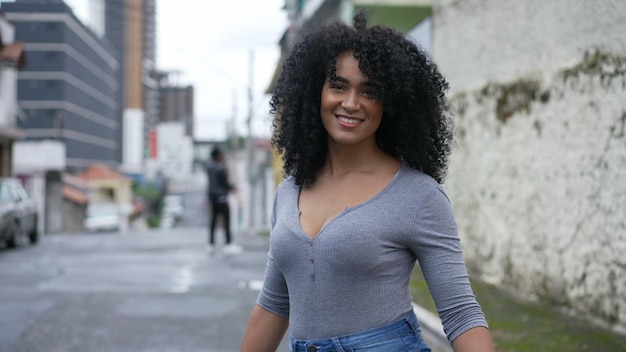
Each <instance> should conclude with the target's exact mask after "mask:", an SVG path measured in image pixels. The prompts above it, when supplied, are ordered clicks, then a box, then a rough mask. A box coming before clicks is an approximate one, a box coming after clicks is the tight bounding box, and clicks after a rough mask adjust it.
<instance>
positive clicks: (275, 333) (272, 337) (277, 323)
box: [239, 305, 289, 352]
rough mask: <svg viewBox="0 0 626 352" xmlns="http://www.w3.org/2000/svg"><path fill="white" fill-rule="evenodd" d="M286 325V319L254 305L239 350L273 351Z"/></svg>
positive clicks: (246, 351) (249, 351) (283, 333)
mask: <svg viewBox="0 0 626 352" xmlns="http://www.w3.org/2000/svg"><path fill="white" fill-rule="evenodd" d="M288 326H289V320H288V319H286V318H283V317H281V316H278V315H276V314H274V313H271V312H269V311H267V310H265V309H263V308H261V306H259V305H256V306H254V309H252V313H251V314H250V320H249V321H248V328H247V329H246V333H245V334H244V335H243V341H242V342H241V349H240V350H239V351H240V352H275V351H276V349H277V348H278V345H279V344H280V341H281V340H282V338H283V336H284V335H285V331H287V327H288Z"/></svg>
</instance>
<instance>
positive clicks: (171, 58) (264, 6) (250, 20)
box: [65, 0, 287, 140]
mask: <svg viewBox="0 0 626 352" xmlns="http://www.w3.org/2000/svg"><path fill="white" fill-rule="evenodd" d="M89 1H92V0H65V2H66V3H67V4H68V5H69V6H70V7H72V9H73V11H74V13H75V14H76V15H77V17H79V18H85V17H87V16H88V14H89V6H88V4H89ZM284 1H285V0H239V1H219V3H217V2H214V1H198V0H157V19H156V21H157V58H156V67H157V69H159V70H163V71H172V72H176V73H175V74H173V75H172V76H171V77H172V78H173V79H175V81H176V82H177V83H178V84H180V85H183V86H186V85H193V86H194V92H195V96H194V99H195V104H194V109H195V123H196V125H195V129H196V131H195V136H194V137H195V138H196V139H198V140H220V139H225V138H226V136H227V131H228V129H227V123H228V122H229V121H235V122H234V126H235V128H236V131H237V133H238V134H240V135H245V136H247V135H248V128H247V124H246V120H247V118H248V115H249V106H250V104H249V101H248V86H251V87H253V89H252V96H253V103H252V106H253V111H254V113H253V118H252V122H253V123H252V134H253V135H255V136H267V137H268V136H269V135H270V119H269V115H268V111H269V106H268V97H267V96H266V95H265V93H264V92H265V90H266V88H267V87H268V85H269V83H270V80H271V78H272V75H273V74H274V70H275V68H276V65H277V63H278V60H279V57H280V47H279V44H278V42H279V40H280V38H281V36H282V34H283V32H284V31H285V29H286V28H287V13H286V12H285V10H283V9H282V7H283V5H284Z"/></svg>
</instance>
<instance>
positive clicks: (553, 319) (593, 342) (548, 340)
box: [411, 266, 626, 352]
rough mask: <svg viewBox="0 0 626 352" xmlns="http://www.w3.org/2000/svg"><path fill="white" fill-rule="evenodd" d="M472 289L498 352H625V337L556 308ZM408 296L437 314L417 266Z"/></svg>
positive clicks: (478, 285)
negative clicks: (410, 295)
mask: <svg viewBox="0 0 626 352" xmlns="http://www.w3.org/2000/svg"><path fill="white" fill-rule="evenodd" d="M472 288H473V289H474V294H475V295H476V299H477V300H478V302H479V303H480V305H481V307H482V308H483V311H484V312H485V315H486V317H487V321H488V322H489V327H490V330H491V335H492V336H493V339H494V342H495V344H496V350H497V351H498V352H531V351H532V352H536V351H542V352H551V351H554V352H562V351H568V352H577V351H594V352H612V351H615V352H622V351H626V336H623V335H620V334H617V333H613V332H611V331H610V330H608V329H603V328H601V327H598V326H597V325H595V324H593V323H592V322H589V321H586V320H584V319H580V318H576V317H573V316H571V315H568V314H565V313H563V312H561V311H560V310H559V309H558V307H555V306H549V305H545V304H541V303H537V302H529V301H524V300H521V299H519V298H516V297H514V296H513V295H512V294H510V293H509V292H506V291H503V290H501V289H498V288H497V287H494V286H491V285H488V284H486V283H483V282H480V281H478V280H475V279H473V280H472ZM411 294H412V295H413V300H414V302H415V303H417V304H419V305H420V306H422V307H423V308H425V309H427V310H429V311H431V312H433V313H434V314H437V311H436V309H435V305H434V303H433V300H432V298H431V296H430V292H429V291H428V287H427V285H426V282H425V280H424V277H423V275H422V272H421V270H420V268H419V266H417V267H416V268H415V270H414V271H413V275H412V277H411Z"/></svg>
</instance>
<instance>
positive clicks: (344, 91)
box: [320, 52, 383, 145]
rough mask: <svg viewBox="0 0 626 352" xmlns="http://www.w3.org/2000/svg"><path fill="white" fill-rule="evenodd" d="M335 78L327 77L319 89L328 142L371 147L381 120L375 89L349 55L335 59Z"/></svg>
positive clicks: (376, 90) (379, 103)
mask: <svg viewBox="0 0 626 352" xmlns="http://www.w3.org/2000/svg"><path fill="white" fill-rule="evenodd" d="M335 75H336V77H328V78H327V79H326V82H325V83H324V86H323V87H322V101H321V106H320V113H321V117H322V123H323V124H324V128H326V132H327V133H328V136H329V142H335V143H338V144H345V145H356V144H360V143H373V144H375V143H376V130H377V129H378V126H380V122H381V120H382V116H383V102H382V100H380V94H379V91H378V88H377V87H375V86H374V85H372V84H371V82H370V81H369V79H368V78H367V77H366V76H365V75H364V74H363V72H361V70H360V69H359V61H358V60H357V59H355V58H354V56H353V54H352V52H346V53H342V54H340V55H339V56H338V57H337V63H336V73H335Z"/></svg>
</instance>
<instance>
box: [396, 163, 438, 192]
mask: <svg viewBox="0 0 626 352" xmlns="http://www.w3.org/2000/svg"><path fill="white" fill-rule="evenodd" d="M398 181H399V183H401V184H403V185H406V186H409V187H421V188H431V189H434V188H441V185H440V184H439V183H438V182H437V180H435V179H434V178H433V177H432V176H430V175H429V174H427V173H425V172H422V171H420V170H417V169H414V168H412V167H411V166H409V165H408V164H406V163H402V167H401V168H400V172H399V173H398Z"/></svg>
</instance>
